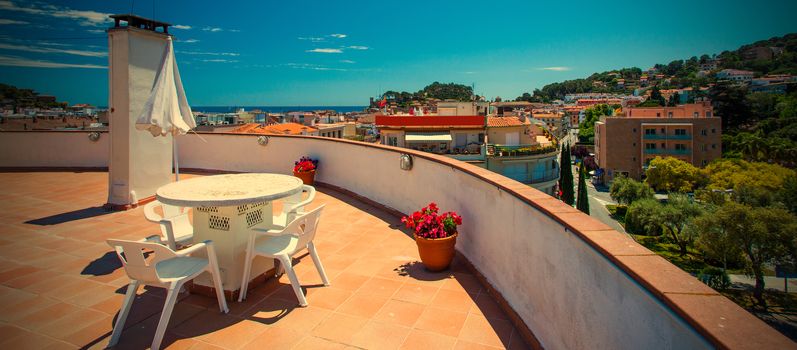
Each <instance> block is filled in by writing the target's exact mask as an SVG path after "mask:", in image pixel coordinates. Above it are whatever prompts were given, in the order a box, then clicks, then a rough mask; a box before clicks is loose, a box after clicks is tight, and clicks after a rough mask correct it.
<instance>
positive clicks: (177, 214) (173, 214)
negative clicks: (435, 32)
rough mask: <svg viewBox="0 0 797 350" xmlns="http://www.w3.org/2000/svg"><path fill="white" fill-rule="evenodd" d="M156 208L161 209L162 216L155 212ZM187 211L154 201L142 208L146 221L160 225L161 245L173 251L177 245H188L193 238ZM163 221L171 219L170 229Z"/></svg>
mask: <svg viewBox="0 0 797 350" xmlns="http://www.w3.org/2000/svg"><path fill="white" fill-rule="evenodd" d="M158 207H160V208H161V211H162V212H163V215H160V214H158V212H156V211H155V209H156V208H158ZM189 209H190V208H183V207H176V206H173V205H168V204H163V203H161V202H159V201H157V200H155V201H152V202H149V203H147V205H145V206H144V216H145V217H146V218H147V220H149V221H151V222H155V223H158V224H160V227H161V237H162V238H161V244H166V245H168V246H169V248H172V250H175V249H177V244H178V243H180V244H188V243H191V241H192V239H193V238H194V227H193V226H191V220H190V219H189V218H188V211H189ZM165 219H171V224H172V226H171V229H169V228H168V225H166V223H164V222H163V220H165Z"/></svg>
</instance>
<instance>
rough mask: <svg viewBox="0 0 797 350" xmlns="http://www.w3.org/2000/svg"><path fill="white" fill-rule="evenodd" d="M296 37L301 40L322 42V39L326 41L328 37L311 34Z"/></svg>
mask: <svg viewBox="0 0 797 350" xmlns="http://www.w3.org/2000/svg"><path fill="white" fill-rule="evenodd" d="M296 39H299V40H307V41H313V42H320V41H324V40H326V39H324V38H319V37H312V36H310V37H302V36H300V37H298V38H296Z"/></svg>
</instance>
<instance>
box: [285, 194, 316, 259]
mask: <svg viewBox="0 0 797 350" xmlns="http://www.w3.org/2000/svg"><path fill="white" fill-rule="evenodd" d="M323 209H324V205H322V206H320V207H318V208H315V209H313V210H312V211H310V212H307V213H304V214H301V215H299V216H298V217H297V218H296V219H294V220H293V221H291V223H290V224H288V226H286V227H285V229H284V230H283V231H282V232H284V233H286V234H295V235H298V236H299V243H298V244H297V249H302V248H304V247H305V246H306V245H307V243H309V242H311V241H312V240H313V238H315V233H316V231H317V229H318V222H319V221H320V219H321V211H322V210H323Z"/></svg>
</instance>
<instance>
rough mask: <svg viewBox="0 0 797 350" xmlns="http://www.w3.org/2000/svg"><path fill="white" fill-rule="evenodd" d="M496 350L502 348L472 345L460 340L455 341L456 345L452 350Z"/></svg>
mask: <svg viewBox="0 0 797 350" xmlns="http://www.w3.org/2000/svg"><path fill="white" fill-rule="evenodd" d="M496 349H503V348H496V347H493V346H488V345H484V344H479V343H473V342H469V341H467V340H462V339H459V340H457V344H455V345H454V350H496Z"/></svg>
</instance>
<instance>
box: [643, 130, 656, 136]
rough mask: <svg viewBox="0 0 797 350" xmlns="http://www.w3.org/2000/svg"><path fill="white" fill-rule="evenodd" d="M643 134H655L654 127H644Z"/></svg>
mask: <svg viewBox="0 0 797 350" xmlns="http://www.w3.org/2000/svg"><path fill="white" fill-rule="evenodd" d="M645 135H656V129H645Z"/></svg>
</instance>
